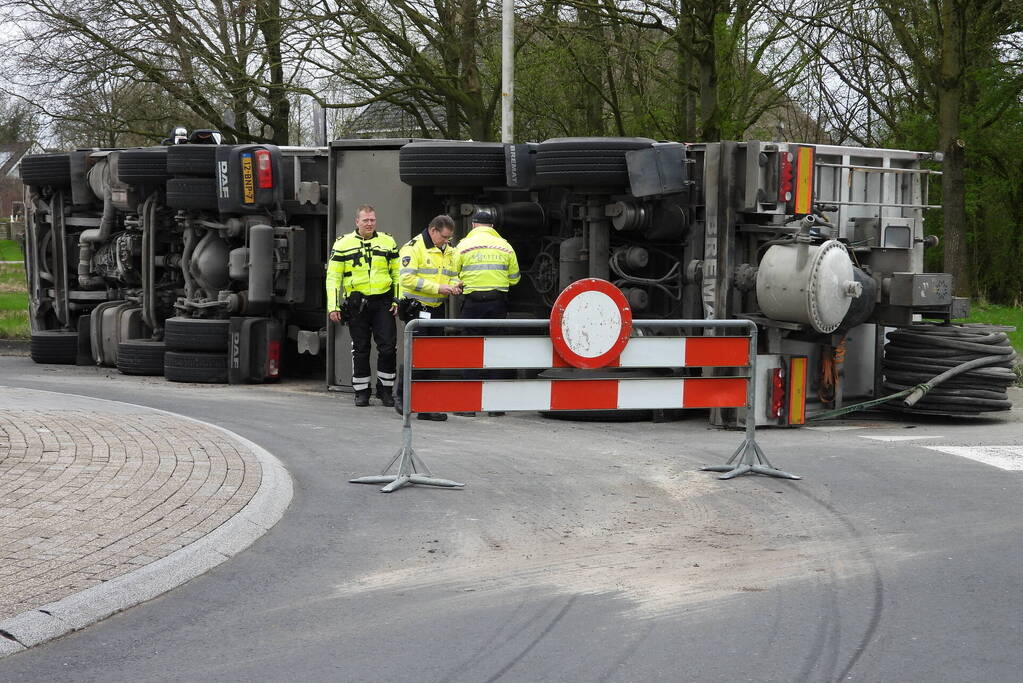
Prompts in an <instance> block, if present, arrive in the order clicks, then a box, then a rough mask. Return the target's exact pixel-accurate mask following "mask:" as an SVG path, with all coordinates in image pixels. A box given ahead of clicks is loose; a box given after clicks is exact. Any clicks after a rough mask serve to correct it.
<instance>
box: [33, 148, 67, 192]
mask: <svg viewBox="0 0 1023 683" xmlns="http://www.w3.org/2000/svg"><path fill="white" fill-rule="evenodd" d="M21 182H23V183H25V184H26V185H34V186H36V187H41V186H43V185H52V186H53V187H68V186H69V185H70V184H71V155H70V154H29V155H27V156H26V157H25V158H24V159H22V160H21Z"/></svg>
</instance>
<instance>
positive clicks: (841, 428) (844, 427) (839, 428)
mask: <svg viewBox="0 0 1023 683" xmlns="http://www.w3.org/2000/svg"><path fill="white" fill-rule="evenodd" d="M806 429H812V430H813V431H815V432H846V431H849V430H850V429H867V427H863V426H860V425H831V426H828V427H806Z"/></svg>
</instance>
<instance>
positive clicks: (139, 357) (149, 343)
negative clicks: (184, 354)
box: [117, 339, 167, 376]
mask: <svg viewBox="0 0 1023 683" xmlns="http://www.w3.org/2000/svg"><path fill="white" fill-rule="evenodd" d="M166 352H167V345H166V344H165V343H164V342H162V341H153V340H151V339H129V340H128V341H123V342H121V343H120V344H118V345H117V369H118V370H120V371H121V372H122V373H124V374H125V375H153V376H156V375H162V374H163V356H164V354H165V353H166Z"/></svg>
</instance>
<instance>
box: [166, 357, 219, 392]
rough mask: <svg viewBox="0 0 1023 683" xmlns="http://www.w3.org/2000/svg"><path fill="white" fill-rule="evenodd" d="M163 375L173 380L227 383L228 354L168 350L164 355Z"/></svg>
mask: <svg viewBox="0 0 1023 683" xmlns="http://www.w3.org/2000/svg"><path fill="white" fill-rule="evenodd" d="M163 376H164V377H166V378H167V379H168V380H170V381H171V382H200V383H202V384H226V383H227V354H226V353H206V352H202V351H168V352H167V354H166V355H165V356H164V357H163Z"/></svg>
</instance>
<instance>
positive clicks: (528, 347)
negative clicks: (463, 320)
mask: <svg viewBox="0 0 1023 683" xmlns="http://www.w3.org/2000/svg"><path fill="white" fill-rule="evenodd" d="M553 360H554V347H553V346H552V344H551V339H550V337H484V338H483V367H485V368H549V367H551V363H552V362H553Z"/></svg>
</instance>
